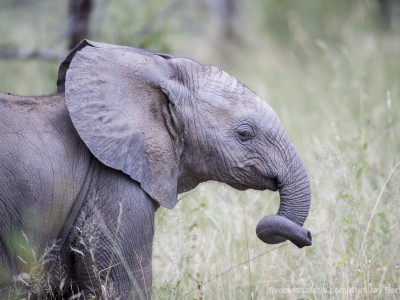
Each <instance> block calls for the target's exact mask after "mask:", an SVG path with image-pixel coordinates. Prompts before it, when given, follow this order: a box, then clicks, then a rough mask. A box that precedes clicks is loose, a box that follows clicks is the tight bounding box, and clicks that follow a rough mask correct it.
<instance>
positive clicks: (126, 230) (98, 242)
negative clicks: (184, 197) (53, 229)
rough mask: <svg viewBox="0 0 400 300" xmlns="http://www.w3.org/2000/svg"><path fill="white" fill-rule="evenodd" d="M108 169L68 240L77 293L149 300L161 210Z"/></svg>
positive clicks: (136, 186) (90, 196) (98, 181)
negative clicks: (157, 218) (156, 220)
mask: <svg viewBox="0 0 400 300" xmlns="http://www.w3.org/2000/svg"><path fill="white" fill-rule="evenodd" d="M104 169H106V168H103V170H102V175H100V178H99V179H98V180H97V184H96V186H97V188H96V189H93V190H92V191H91V192H90V194H89V198H88V201H87V203H86V205H85V207H84V208H83V210H82V212H81V214H80V216H79V217H78V220H77V224H76V225H75V226H74V229H73V232H72V234H71V237H70V242H69V243H70V245H69V247H68V248H69V249H70V250H71V252H70V260H72V261H71V263H72V265H73V272H72V273H73V274H74V277H75V278H73V281H75V282H76V290H75V293H76V292H77V291H78V290H79V291H84V292H85V294H87V293H94V292H95V291H96V293H97V296H99V297H102V296H107V297H111V298H114V297H121V299H125V298H129V299H131V298H133V299H149V298H151V283H152V270H151V256H152V242H153V235H154V212H155V210H156V209H157V205H155V203H154V202H153V201H152V200H151V199H150V198H149V197H148V196H147V194H146V193H144V192H143V191H142V189H141V188H140V186H139V185H138V184H136V185H134V186H135V188H132V186H133V185H132V181H131V180H130V179H129V178H128V177H127V176H125V175H123V174H122V173H120V174H118V173H119V172H118V171H114V170H110V169H106V170H104ZM108 173H112V174H108ZM109 175H112V176H109ZM117 191H118V193H117ZM99 293H102V294H100V295H99ZM105 294H107V295H105Z"/></svg>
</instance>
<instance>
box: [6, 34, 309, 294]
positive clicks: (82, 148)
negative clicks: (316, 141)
mask: <svg viewBox="0 0 400 300" xmlns="http://www.w3.org/2000/svg"><path fill="white" fill-rule="evenodd" d="M58 90H59V94H58V95H56V96H50V97H17V96H11V95H6V94H0V113H1V118H0V231H1V232H0V251H1V252H0V263H1V264H2V265H3V269H4V268H5V269H8V270H9V271H10V273H11V274H12V275H14V276H15V275H20V278H25V280H26V281H27V280H28V279H29V278H28V279H27V278H26V274H24V273H29V272H30V271H31V270H30V267H31V265H32V260H36V261H39V262H40V263H43V264H44V269H45V271H46V272H47V273H46V274H47V275H46V276H48V278H50V280H49V282H50V286H51V287H53V288H54V289H55V290H57V288H58V287H59V286H60V280H61V279H63V286H64V290H66V291H67V293H68V292H69V293H77V292H78V291H81V292H84V293H85V294H86V295H87V294H88V293H91V292H94V293H95V294H97V295H98V296H101V295H102V293H103V295H104V293H105V292H104V291H106V292H112V293H113V295H114V296H115V295H119V296H120V297H121V298H127V297H130V298H150V297H151V278H152V277H151V254H152V240H153V233H154V213H155V211H156V210H157V208H158V207H159V206H160V205H161V206H164V207H167V208H172V207H174V205H175V204H176V201H177V194H178V193H182V192H185V191H189V190H191V189H193V188H194V187H196V186H197V185H198V184H199V183H201V182H204V181H207V180H216V181H220V182H225V183H227V184H229V185H230V186H232V187H234V188H236V189H240V190H245V189H258V190H265V189H268V190H272V191H276V190H279V193H280V196H281V205H280V208H279V211H278V214H277V215H275V216H269V217H265V218H263V219H262V220H261V221H260V223H259V224H258V226H257V235H258V236H259V237H260V239H261V240H263V241H265V242H268V243H279V242H282V241H285V240H286V239H289V240H291V241H292V242H293V243H295V244H296V245H297V246H298V247H303V246H307V245H310V244H311V235H310V233H309V232H308V231H307V230H305V229H303V228H302V227H301V226H302V225H303V223H304V221H305V219H306V217H307V215H308V211H309V207H310V198H311V196H310V184H309V180H308V177H307V174H306V171H305V169H304V167H303V164H302V162H301V160H300V158H299V156H298V155H297V153H296V151H295V149H294V147H293V146H292V144H291V143H290V141H289V139H288V137H287V136H286V134H285V131H284V129H283V128H282V126H281V124H280V122H279V120H278V118H277V116H276V115H275V113H274V112H273V110H272V109H271V108H270V107H269V106H268V105H267V104H266V103H265V102H264V101H262V100H261V99H260V98H259V97H257V96H256V95H255V94H254V93H253V92H252V91H250V90H249V89H248V88H246V87H245V86H243V85H242V84H241V83H240V82H239V81H237V80H236V79H235V78H233V77H232V76H230V75H228V74H227V73H225V72H223V71H221V70H219V69H218V68H216V67H214V66H209V65H203V64H199V63H197V62H194V61H192V60H188V59H182V58H172V57H169V56H167V55H163V54H157V53H152V52H147V51H144V50H139V49H133V48H128V47H121V46H113V45H107V44H100V43H95V42H90V41H83V42H82V43H81V44H80V45H79V46H78V47H77V48H76V49H75V50H74V51H73V52H72V53H71V54H70V55H69V56H68V57H67V58H66V60H65V61H64V62H63V64H62V65H61V67H60V71H59V79H58ZM22 232H23V235H22ZM52 243H54V244H53V247H50V250H49V246H51V245H52ZM24 249H25V250H24ZM26 249H29V250H26ZM32 249H33V250H34V251H36V252H35V253H36V259H32V251H31V250H32ZM46 249H47V252H46V253H47V254H46V255H45V257H44V259H42V260H40V258H41V257H42V255H43V253H44V252H45V251H46ZM22 261H24V262H22ZM60 266H61V271H60ZM0 268H1V267H0ZM60 272H61V273H60ZM3 273H4V272H3ZM24 276H25V277H24ZM46 278H47V277H46ZM0 280H1V281H2V283H1V284H2V286H3V287H4V286H6V285H7V284H9V282H7V280H6V279H4V276H3V277H0ZM100 284H102V285H103V288H101V287H100ZM64 296H65V297H66V295H64Z"/></svg>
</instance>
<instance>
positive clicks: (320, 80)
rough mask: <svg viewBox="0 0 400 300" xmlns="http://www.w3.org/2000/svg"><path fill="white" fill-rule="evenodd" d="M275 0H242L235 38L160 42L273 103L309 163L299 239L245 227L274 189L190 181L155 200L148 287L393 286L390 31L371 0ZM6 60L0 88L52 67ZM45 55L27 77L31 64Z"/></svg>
mask: <svg viewBox="0 0 400 300" xmlns="http://www.w3.org/2000/svg"><path fill="white" fill-rule="evenodd" d="M275 2H276V1H275ZM275 2H274V1H263V2H262V3H264V4H265V6H263V7H261V6H257V4H251V3H250V2H246V5H245V6H244V8H243V10H242V11H241V16H240V18H241V19H240V20H239V21H238V23H237V24H236V25H238V26H237V27H238V30H239V34H240V35H241V36H242V40H241V42H240V43H238V44H235V43H225V44H220V43H218V36H217V34H216V33H215V30H213V28H210V27H205V28H203V29H204V30H203V31H202V34H193V35H190V34H188V32H185V31H183V32H181V33H174V34H173V35H172V37H171V35H168V36H169V38H173V40H168V41H167V42H169V44H170V45H169V47H170V48H171V52H172V53H178V54H179V55H182V56H187V57H192V58H195V59H196V60H199V61H202V62H209V63H214V64H217V65H219V66H222V67H223V68H224V69H225V70H227V71H229V72H230V73H232V74H233V75H235V76H236V77H238V78H239V79H240V80H241V81H243V82H244V83H245V84H247V85H248V86H249V87H251V88H252V89H253V90H255V91H256V92H257V93H258V94H259V95H260V96H262V97H263V98H264V99H266V100H267V101H268V103H269V104H270V105H271V106H272V107H273V108H274V109H275V111H276V112H277V114H278V115H279V117H280V119H281V121H282V123H283V124H284V126H285V128H286V130H287V132H288V134H289V136H290V137H291V139H292V142H293V143H294V145H295V146H296V148H297V149H298V151H299V153H300V155H301V157H302V158H303V161H304V163H305V165H306V168H307V170H308V173H309V175H310V179H311V183H312V193H313V202H312V207H311V211H310V216H309V218H308V220H307V222H306V224H305V226H306V227H307V228H309V229H310V231H311V232H312V234H313V246H312V247H308V248H304V249H301V250H299V249H297V248H296V247H295V246H294V245H292V244H289V243H285V244H282V245H276V246H271V245H265V244H263V243H262V242H261V241H259V240H258V239H257V237H256V235H255V226H256V224H257V222H258V220H259V219H260V218H261V217H263V216H264V215H266V214H273V213H275V212H276V211H277V209H278V204H279V202H278V201H279V199H278V196H277V195H276V194H274V193H270V192H256V191H246V192H239V191H235V190H233V189H231V188H229V187H227V186H225V185H222V184H217V183H206V184H202V185H201V186H199V187H198V188H196V189H195V190H194V191H192V192H189V193H187V194H185V195H181V196H180V197H181V198H182V200H181V201H180V202H179V204H178V205H177V207H176V208H175V209H173V210H166V209H162V208H161V209H160V210H159V211H158V214H157V221H156V224H157V225H156V234H155V243H154V256H153V263H154V266H153V270H154V271H153V273H154V274H153V276H154V278H153V287H154V292H153V294H154V298H156V299H177V298H178V299H202V298H204V299H266V298H268V299H299V298H300V299H321V298H323V299H370V298H378V299H398V298H399V297H400V256H399V255H398V252H399V249H400V237H399V235H398V226H399V225H398V218H399V216H400V208H399V201H400V181H399V179H400V165H399V162H400V138H399V132H400V120H399V112H400V99H399V97H400V55H399V49H400V38H399V36H400V35H399V32H398V31H396V30H393V31H391V32H381V31H379V30H378V29H377V28H376V27H375V26H374V24H373V23H374V22H373V21H372V20H373V18H374V12H373V9H374V2H373V1H364V2H362V1H355V2H354V3H355V4H354V6H352V7H350V6H349V7H347V6H344V7H343V6H339V4H338V6H335V5H333V6H332V5H331V6H329V7H328V8H327V7H324V6H323V5H317V4H316V2H315V1H306V2H305V4H304V6H307V5H308V6H309V8H310V9H307V7H299V5H296V4H290V3H289V2H287V1H285V2H284V3H285V4H282V5H284V6H283V7H282V8H280V9H277V10H274V8H275V7H277V6H276V5H277V4H276V3H275ZM338 3H341V5H344V4H343V3H344V2H343V1H339V2H338ZM364 4H365V5H364ZM274 5H275V6H274ZM114 9H115V8H114ZM328 9H329V10H328ZM325 10H326V11H325ZM264 15H266V16H267V19H268V18H269V19H268V20H269V22H262V18H264V17H265V16H264ZM272 16H273V17H275V18H278V17H280V18H279V19H278V20H279V22H281V23H282V24H283V25H281V23H279V22H278V23H276V22H275V21H274V20H276V19H274V18H273V17H272ZM125 17H126V15H125ZM126 20H127V19H124V22H127V21H126ZM271 20H272V23H271ZM8 22H12V21H8ZM211 24H212V25H213V26H214V25H215V24H216V23H215V22H214V23H213V22H211ZM274 24H275V25H276V26H275V27H274ZM396 24H397V23H396ZM397 25H398V24H397ZM19 30H21V29H19ZM123 32H124V33H126V32H129V30H127V29H126V28H125V29H124V31H123ZM96 36H99V37H100V38H101V39H102V40H103V41H107V40H108V39H111V38H110V37H107V36H101V33H100V32H96ZM0 41H1V39H0ZM21 45H23V44H21ZM18 64H21V63H15V64H14V63H11V62H0V74H1V78H6V79H3V80H2V82H0V86H1V90H3V91H4V90H5V91H14V92H19V93H22V94H24V93H39V94H41V93H46V92H50V91H51V88H50V86H51V85H52V84H55V83H54V82H52V81H51V80H50V79H49V77H50V75H51V77H53V76H54V75H55V71H54V70H53V69H52V68H53V67H46V65H41V66H40V67H38V66H35V64H37V63H34V62H32V63H30V64H29V65H27V66H24V67H21V66H18ZM14 68H21V70H23V71H20V72H15V73H14V71H13V70H14ZM46 68H50V69H51V70H50V71H46V72H49V75H46V76H43V81H40V78H39V79H38V78H37V76H35V74H36V73H35V72H36V71H34V70H37V69H40V70H41V71H40V72H43V70H46ZM29 74H32V75H29ZM22 76H24V77H23V80H21V77H22ZM49 80H50V81H49ZM52 80H53V81H54V80H55V79H54V78H53V79H52ZM289 292H290V293H289ZM267 294H268V295H267Z"/></svg>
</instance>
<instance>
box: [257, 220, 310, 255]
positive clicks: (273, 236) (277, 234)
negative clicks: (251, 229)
mask: <svg viewBox="0 0 400 300" xmlns="http://www.w3.org/2000/svg"><path fill="white" fill-rule="evenodd" d="M256 233H257V236H258V238H259V239H260V240H262V241H263V242H264V243H267V244H278V243H282V242H284V241H286V240H289V241H291V242H292V243H293V244H295V245H296V246H297V247H299V248H303V247H304V246H311V244H312V237H311V233H310V232H309V231H308V230H307V229H305V228H303V227H301V226H299V225H297V224H296V223H294V222H292V221H290V220H289V219H287V218H285V217H283V216H279V215H272V216H265V217H264V218H262V219H261V220H260V221H259V222H258V224H257V227H256Z"/></svg>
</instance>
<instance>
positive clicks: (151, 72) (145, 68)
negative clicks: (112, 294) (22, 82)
mask: <svg viewBox="0 0 400 300" xmlns="http://www.w3.org/2000/svg"><path fill="white" fill-rule="evenodd" d="M168 60H169V57H168V56H165V55H158V54H155V53H152V52H147V51H144V50H140V49H134V48H129V47H121V46H114V45H107V44H100V43H93V42H89V41H83V42H81V44H79V45H78V46H77V47H76V48H75V49H74V50H73V51H72V52H71V54H70V55H69V56H68V57H67V58H66V60H65V61H64V62H63V63H62V64H61V66H60V71H59V79H58V89H59V91H60V92H62V91H63V90H64V91H65V98H66V104H67V108H68V111H69V113H70V116H71V119H72V122H73V124H74V126H75V128H76V130H77V132H78V134H79V136H80V137H81V139H82V140H83V141H84V143H85V144H86V145H87V147H88V148H89V150H90V151H91V152H92V153H93V155H94V156H95V157H96V158H97V159H98V160H99V161H101V162H102V163H103V164H105V165H107V166H109V167H111V168H114V169H116V170H121V171H122V172H124V173H125V174H127V175H129V176H130V177H131V178H132V179H134V180H135V181H137V182H139V183H140V185H141V188H142V189H143V190H144V191H145V192H146V193H147V194H148V195H149V196H150V197H151V198H153V199H154V200H156V201H157V202H159V204H160V205H162V206H164V207H166V208H172V207H174V206H175V204H176V201H177V185H178V176H179V158H180V155H181V153H182V150H183V140H182V128H181V126H180V124H181V122H180V120H179V117H178V116H177V115H176V113H175V111H176V110H175V109H172V108H173V106H174V105H176V101H177V100H179V99H171V97H172V96H171V95H174V94H177V93H175V92H174V91H170V90H169V89H170V88H171V87H175V88H176V87H177V86H176V84H170V83H171V82H170V81H171V80H169V79H170V78H172V77H173V75H172V74H171V72H173V68H172V67H171V66H170V64H169V62H168ZM179 88H180V89H181V88H182V87H179ZM167 94H168V95H169V96H167ZM178 94H179V93H178Z"/></svg>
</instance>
